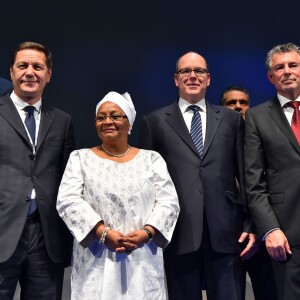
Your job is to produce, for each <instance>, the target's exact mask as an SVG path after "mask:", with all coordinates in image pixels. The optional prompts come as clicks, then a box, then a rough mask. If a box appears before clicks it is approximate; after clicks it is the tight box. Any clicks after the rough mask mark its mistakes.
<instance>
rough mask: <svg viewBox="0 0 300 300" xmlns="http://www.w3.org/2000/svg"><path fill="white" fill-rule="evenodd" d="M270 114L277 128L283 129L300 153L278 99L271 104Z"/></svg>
mask: <svg viewBox="0 0 300 300" xmlns="http://www.w3.org/2000/svg"><path fill="white" fill-rule="evenodd" d="M268 113H269V114H270V116H271V118H272V119H273V120H274V122H275V123H276V124H277V126H278V127H279V128H280V129H281V131H282V132H283V134H284V135H285V136H286V137H287V139H288V140H289V141H290V143H291V144H292V145H293V147H294V148H295V149H296V150H297V151H298V152H299V153H300V147H299V144H298V142H297V139H296V137H295V135H294V133H293V130H292V128H291V126H290V124H289V122H288V120H287V118H286V116H285V114H284V112H283V111H282V107H281V105H280V102H279V100H278V99H277V97H276V98H274V99H273V101H272V102H271V103H270V105H269V111H268Z"/></svg>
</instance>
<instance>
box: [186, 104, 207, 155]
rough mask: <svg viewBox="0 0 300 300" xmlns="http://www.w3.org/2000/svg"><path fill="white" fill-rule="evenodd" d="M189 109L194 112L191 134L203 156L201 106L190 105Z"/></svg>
mask: <svg viewBox="0 0 300 300" xmlns="http://www.w3.org/2000/svg"><path fill="white" fill-rule="evenodd" d="M188 109H190V110H192V111H193V112H194V115H193V118H192V124H191V132H190V135H191V137H192V140H193V142H194V144H195V146H196V148H197V151H198V153H199V155H200V157H201V156H202V154H203V136H202V122H201V116H200V112H199V109H200V107H199V106H197V105H190V106H189V107H188Z"/></svg>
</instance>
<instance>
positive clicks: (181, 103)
mask: <svg viewBox="0 0 300 300" xmlns="http://www.w3.org/2000/svg"><path fill="white" fill-rule="evenodd" d="M178 105H179V108H180V110H181V112H182V113H184V112H186V110H187V108H188V107H189V106H190V105H197V106H199V107H200V111H203V112H206V102H205V98H203V99H201V100H200V101H198V102H196V103H193V104H192V103H190V102H188V101H186V100H184V99H183V98H181V97H180V98H179V101H178Z"/></svg>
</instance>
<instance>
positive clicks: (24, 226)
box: [0, 42, 74, 300]
mask: <svg viewBox="0 0 300 300" xmlns="http://www.w3.org/2000/svg"><path fill="white" fill-rule="evenodd" d="M10 74H11V79H12V82H13V86H14V90H13V92H12V93H11V94H7V95H5V96H3V97H1V98H0V207H1V209H0V231H1V234H0V298H1V299H12V298H13V295H14V291H15V288H16V285H17V282H18V281H19V283H20V286H21V299H28V300H29V299H30V300H32V299H45V300H46V299H47V300H50V299H61V293H62V283H63V273H64V266H65V265H66V264H67V263H68V262H69V259H70V253H71V247H72V237H71V235H70V233H69V231H68V230H67V228H66V226H65V225H64V223H63V221H62V220H61V219H60V218H59V216H58V213H57V211H56V197H57V191H58V186H59V184H60V180H61V177H62V174H63V171H64V168H65V165H66V162H67V160H68V157H69V154H70V152H71V151H72V150H73V149H74V136H73V126H72V122H71V117H70V116H69V115H67V114H66V113H64V112H62V111H61V110H59V109H56V108H53V107H47V106H46V105H45V103H44V100H43V104H42V100H41V97H42V93H43V90H44V88H45V86H46V84H47V83H48V82H49V81H50V78H51V74H52V58H51V53H50V52H49V51H48V50H47V49H46V48H45V47H44V46H43V45H40V44H38V43H34V42H24V43H22V44H20V45H19V46H18V47H17V49H16V51H15V52H14V53H13V55H12V59H11V64H10Z"/></svg>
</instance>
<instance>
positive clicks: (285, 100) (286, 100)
mask: <svg viewBox="0 0 300 300" xmlns="http://www.w3.org/2000/svg"><path fill="white" fill-rule="evenodd" d="M277 98H278V100H279V102H280V105H281V107H285V105H286V104H287V103H288V102H291V101H292V100H291V99H288V98H286V97H283V96H282V95H279V94H277ZM295 101H299V102H300V95H299V96H298V98H297V99H295Z"/></svg>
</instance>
